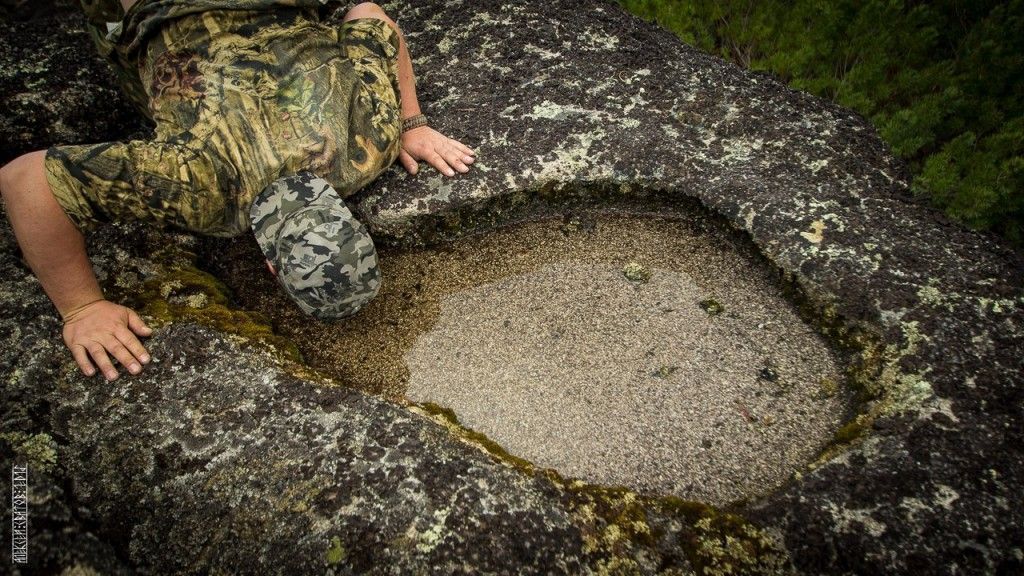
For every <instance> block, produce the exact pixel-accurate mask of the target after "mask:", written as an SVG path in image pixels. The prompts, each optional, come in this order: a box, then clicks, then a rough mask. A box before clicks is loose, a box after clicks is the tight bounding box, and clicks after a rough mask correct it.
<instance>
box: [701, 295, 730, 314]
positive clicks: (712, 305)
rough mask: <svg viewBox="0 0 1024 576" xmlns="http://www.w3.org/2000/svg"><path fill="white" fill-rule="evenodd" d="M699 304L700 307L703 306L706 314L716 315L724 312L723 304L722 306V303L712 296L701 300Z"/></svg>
mask: <svg viewBox="0 0 1024 576" xmlns="http://www.w3.org/2000/svg"><path fill="white" fill-rule="evenodd" d="M699 304H700V307H701V308H703V309H704V311H705V312H707V313H708V316H718V315H719V314H721V313H722V312H725V306H722V304H721V303H719V302H718V300H715V299H714V298H708V299H706V300H701V301H700V302H699Z"/></svg>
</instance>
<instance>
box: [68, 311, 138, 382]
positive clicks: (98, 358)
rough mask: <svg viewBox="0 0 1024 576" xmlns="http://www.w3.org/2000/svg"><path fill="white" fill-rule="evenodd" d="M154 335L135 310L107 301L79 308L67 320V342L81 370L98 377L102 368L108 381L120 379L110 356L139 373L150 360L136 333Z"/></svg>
mask: <svg viewBox="0 0 1024 576" xmlns="http://www.w3.org/2000/svg"><path fill="white" fill-rule="evenodd" d="M152 333H153V330H152V329H151V328H150V327H149V326H146V323H145V322H143V321H142V318H140V317H139V315H138V314H136V313H135V311H134V310H132V309H130V308H125V307H124V306H119V305H117V304H114V303H113V302H109V301H107V300H97V301H95V302H92V303H90V304H86V305H85V306H82V307H80V308H77V309H75V310H74V311H73V312H70V313H69V314H68V315H67V317H66V318H65V321H64V343H65V344H67V346H68V348H69V349H70V350H71V355H72V356H74V357H75V362H77V363H78V367H79V368H81V369H82V372H83V373H85V375H86V376H92V375H93V374H95V373H96V367H99V369H100V370H101V371H102V372H103V375H104V376H106V378H107V380H108V381H110V380H115V379H116V378H117V370H115V369H114V366H113V364H111V362H110V358H109V357H107V353H108V352H109V353H110V354H113V356H114V358H117V361H118V362H120V363H121V365H122V366H124V367H125V368H127V369H128V371H129V372H131V373H132V374H138V373H139V372H141V371H142V365H143V364H148V363H149V360H150V357H149V354H148V353H147V352H146V349H145V348H144V347H143V346H142V343H140V342H139V339H138V338H137V337H136V334H137V335H139V336H149V335H150V334H152ZM94 364H95V366H94Z"/></svg>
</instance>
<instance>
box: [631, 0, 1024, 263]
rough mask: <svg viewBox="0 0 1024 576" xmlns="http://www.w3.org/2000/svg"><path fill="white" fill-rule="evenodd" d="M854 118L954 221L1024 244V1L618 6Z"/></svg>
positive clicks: (648, 0) (779, 0) (641, 0)
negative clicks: (870, 128)
mask: <svg viewBox="0 0 1024 576" xmlns="http://www.w3.org/2000/svg"><path fill="white" fill-rule="evenodd" d="M617 1H618V3H619V4H620V5H622V6H623V7H625V8H626V9H627V10H630V11H631V12H633V13H635V14H637V15H640V16H643V17H645V18H647V19H653V20H655V21H657V22H658V23H659V24H660V25H662V26H664V27H665V28H668V29H669V30H672V31H673V32H675V33H676V34H677V35H679V36H680V37H681V38H682V39H683V41H685V42H687V43H689V44H692V45H694V46H697V47H699V48H701V49H703V50H705V51H707V52H711V53H713V54H717V55H719V56H722V57H725V58H728V59H730V60H732V61H734V62H736V63H738V64H740V65H742V66H744V67H747V68H751V69H754V70H765V71H770V72H772V73H774V74H775V75H777V76H779V77H780V78H782V79H783V80H784V81H786V82H788V83H789V85H790V86H792V87H794V88H797V89H800V90H806V91H809V92H812V93H814V94H817V95H819V96H823V97H825V98H830V99H832V100H834V101H835V102H838V103H839V104H841V105H843V106H847V107H849V108H852V109H854V110H856V111H858V112H859V113H860V114H862V115H863V116H864V117H866V118H868V119H869V120H870V121H871V122H872V123H873V124H874V126H875V127H876V128H877V129H878V132H879V133H880V134H881V136H882V138H883V139H885V140H886V142H888V143H889V145H890V146H891V147H892V150H893V151H894V152H895V153H896V154H897V155H899V156H900V157H901V158H903V159H904V160H905V161H906V162H907V164H908V165H909V167H910V170H911V172H912V174H913V175H914V179H913V185H912V189H913V192H914V193H915V194H916V195H919V196H924V197H926V198H927V199H928V200H930V201H931V203H932V204H933V205H935V206H937V207H939V208H941V209H943V210H945V212H946V213H947V214H949V215H950V216H952V217H953V218H955V219H957V220H960V221H962V222H964V223H965V224H967V225H968V226H971V227H973V228H976V229H980V230H991V231H993V232H995V233H996V234H998V235H1000V236H1003V237H1004V238H1006V239H1008V240H1009V241H1010V242H1012V243H1013V244H1015V245H1016V246H1017V247H1018V248H1019V247H1022V246H1024V66H1022V63H1024V0H1011V1H993V0H978V1H971V0H937V1H933V2H924V1H913V0H831V1H827V0H788V1H787V0H617Z"/></svg>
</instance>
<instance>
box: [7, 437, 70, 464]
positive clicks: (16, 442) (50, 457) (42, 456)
mask: <svg viewBox="0 0 1024 576" xmlns="http://www.w3.org/2000/svg"><path fill="white" fill-rule="evenodd" d="M0 442H6V443H7V444H8V445H9V446H10V447H11V452H13V453H14V456H15V463H17V464H27V465H28V466H29V469H30V470H33V469H34V470H38V471H40V472H50V471H51V470H53V467H54V466H55V465H56V464H57V443H56V442H54V440H53V438H51V437H50V435H49V434H46V433H41V434H26V433H25V432H3V433H0Z"/></svg>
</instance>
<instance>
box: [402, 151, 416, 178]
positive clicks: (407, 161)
mask: <svg viewBox="0 0 1024 576" xmlns="http://www.w3.org/2000/svg"><path fill="white" fill-rule="evenodd" d="M398 161H399V162H401V163H402V166H404V167H405V171H406V172H408V173H409V174H412V175H413V176H415V175H416V173H417V172H419V170H420V165H419V163H418V162H416V160H414V159H413V157H412V156H410V155H409V153H408V152H406V151H405V150H402V151H400V152H399V153H398Z"/></svg>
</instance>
